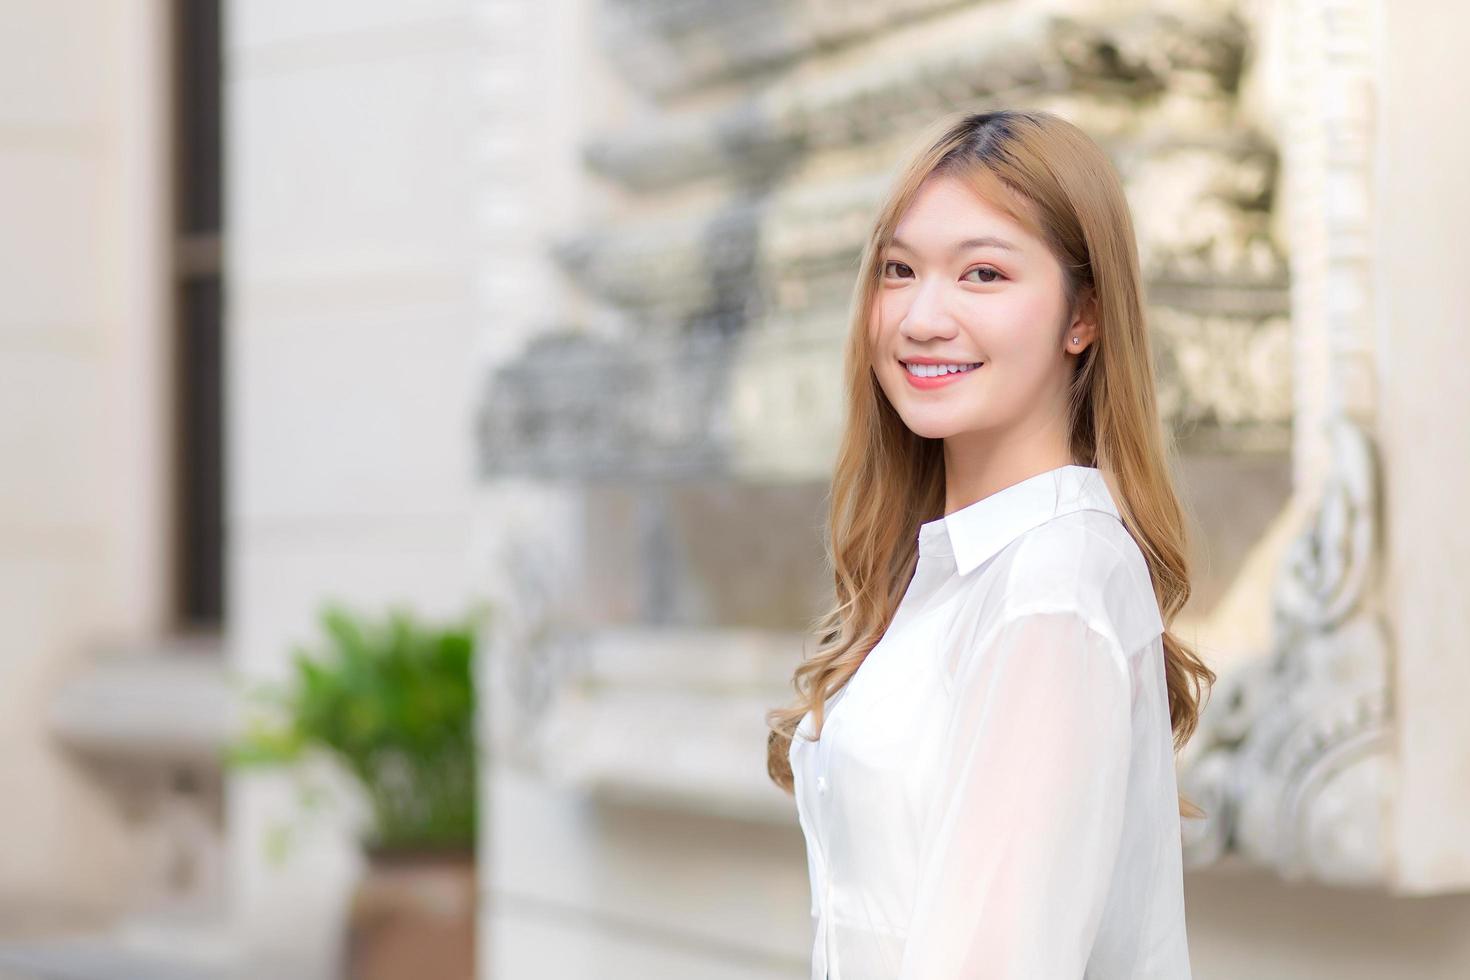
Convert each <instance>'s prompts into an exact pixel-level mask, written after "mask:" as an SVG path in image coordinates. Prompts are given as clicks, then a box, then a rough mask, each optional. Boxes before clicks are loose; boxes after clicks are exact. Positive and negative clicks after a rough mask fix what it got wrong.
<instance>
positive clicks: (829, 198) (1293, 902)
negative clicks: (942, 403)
mask: <svg viewBox="0 0 1470 980" xmlns="http://www.w3.org/2000/svg"><path fill="white" fill-rule="evenodd" d="M1467 27H1470V11H1467V10H1466V9H1464V8H1462V7H1461V6H1460V5H1455V4H1442V3H1431V2H1429V0H1395V2H1393V3H1388V2H1387V0H1276V2H1268V0H1167V2H1149V3H1144V2H1133V0H883V2H877V0H750V2H728V0H725V2H714V0H541V2H533V0H417V2H413V0H311V2H291V0H173V2H166V0H0V472H3V480H0V555H3V560H0V611H3V619H0V625H3V627H4V636H3V641H0V801H3V803H0V976H4V977H8V978H67V980H85V978H134V977H136V978H172V977H179V978H184V977H191V978H192V977H199V978H215V977H219V978H223V977H231V978H235V977H251V978H254V977H261V978H265V977H270V978H304V980H306V978H310V980H315V978H331V977H344V976H350V977H356V978H370V980H379V978H393V977H403V978H410V977H411V978H415V980H418V978H431V977H444V978H461V977H469V976H472V975H474V976H478V977H480V978H492V977H493V978H496V980H502V978H503V980H556V978H639V980H644V978H655V977H670V978H672V977H679V978H694V977H697V978H710V980H755V978H792V980H795V978H799V977H804V976H805V974H806V970H807V964H808V963H809V957H810V945H811V942H812V936H813V933H812V922H811V919H810V918H809V915H808V908H809V894H808V890H807V889H808V883H807V866H806V863H805V856H804V849H803V842H802V838H801V834H800V830H799V828H798V826H797V822H796V816H795V808H794V804H793V803H792V801H791V800H790V798H789V797H787V796H785V795H784V794H783V793H781V792H780V791H779V790H777V789H776V788H775V787H774V786H772V785H771V784H770V783H769V782H768V780H767V779H766V776H765V769H764V766H765V734H766V732H765V725H764V718H763V715H764V712H765V710H766V709H768V708H770V707H774V706H775V705H777V704H781V703H784V702H786V701H787V700H788V699H789V698H790V697H791V693H792V692H791V689H790V686H789V682H790V677H791V671H792V669H793V668H794V667H795V665H796V663H797V662H798V660H799V658H800V657H801V655H802V651H803V649H804V648H806V647H807V646H809V643H810V638H809V637H807V636H806V635H804V632H803V631H804V629H805V627H806V625H807V623H808V622H809V621H810V619H811V618H812V617H813V616H815V615H816V614H818V613H819V612H821V611H822V610H823V609H824V607H825V604H826V602H827V601H828V598H829V596H830V589H831V587H830V583H829V582H828V581H827V578H826V575H825V572H824V567H823V561H822V533H821V527H822V520H823V509H824V495H825V493H826V482H825V481H826V478H827V476H828V474H829V472H830V466H831V462H832V454H833V450H834V448H835V445H836V436H837V432H838V428H839V425H840V421H841V414H840V413H841V403H840V377H841V372H840V356H841V355H840V350H841V343H842V338H843V333H844V330H845V329H846V326H847V320H846V314H847V309H846V304H847V301H848V297H849V294H850V290H851V288H852V280H853V275H854V273H855V270H856V261H857V256H858V250H859V248H860V246H861V243H862V239H863V236H864V234H865V233H866V230H867V227H868V224H869V222H870V221H871V220H872V217H873V209H874V207H875V206H876V203H877V201H878V200H879V198H880V196H881V194H882V192H883V190H884V188H885V184H886V181H887V179H888V178H889V177H890V176H891V174H892V172H893V170H894V168H895V167H896V166H897V165H898V163H899V161H900V159H901V155H902V153H903V151H904V150H905V149H906V148H907V147H908V145H909V144H910V142H911V141H912V140H913V138H914V137H915V136H916V134H917V133H918V132H919V130H921V129H922V128H923V127H925V126H926V125H928V124H929V123H931V122H933V121H934V120H935V119H936V118H937V117H938V116H940V115H942V114H945V113H949V112H953V111H957V110H979V109H987V108H998V107H1034V108H1044V109H1048V110H1051V111H1053V112H1057V113H1059V114H1061V115H1063V116H1065V117H1066V118H1068V119H1070V120H1072V121H1073V122H1075V123H1077V124H1078V125H1079V126H1081V127H1082V128H1083V129H1085V130H1086V131H1087V132H1088V133H1089V134H1090V135H1091V136H1092V137H1093V138H1094V139H1096V140H1097V141H1098V142H1099V143H1100V144H1101V145H1102V146H1103V147H1104V148H1105V149H1106V150H1107V151H1108V153H1109V154H1110V156H1111V157H1112V159H1113V160H1114V162H1115V163H1116V165H1117V166H1118V169H1119V171H1120V172H1121V173H1122V175H1123V177H1124V180H1125V184H1126V186H1127V190H1128V195H1129V198H1130V202H1131V204H1132V207H1133V213H1134V218H1135V222H1136V225H1137V229H1138V234H1139V246H1140V253H1141V258H1142V262H1143V268H1144V272H1145V276H1146V280H1147V289H1148V298H1149V302H1150V307H1149V316H1150V326H1151V331H1152V344H1153V351H1154V356H1155V359H1156V368H1157V372H1158V378H1159V391H1160V398H1161V404H1162V406H1163V408H1164V411H1165V415H1166V421H1167V424H1168V426H1169V429H1170V434H1171V437H1172V438H1173V440H1174V442H1175V444H1176V446H1177V448H1178V457H1177V460H1176V461H1175V463H1176V476H1177V479H1178V485H1179V489H1180V491H1181V493H1182V495H1183V497H1184V500H1185V503H1186V506H1187V507H1188V509H1189V512H1190V521H1191V531H1192V534H1193V548H1194V553H1193V554H1192V556H1191V559H1192V562H1193V567H1194V574H1195V581H1194V593H1193V596H1192V598H1191V601H1190V604H1189V606H1188V607H1187V608H1186V609H1185V610H1184V613H1183V614H1182V615H1181V616H1180V617H1179V619H1178V620H1177V621H1176V622H1175V623H1174V629H1175V631H1176V633H1177V634H1178V635H1180V636H1181V637H1182V638H1183V639H1184V640H1185V641H1186V642H1190V643H1193V644H1194V645H1196V647H1197V648H1198V649H1199V650H1200V651H1201V652H1202V653H1203V654H1204V656H1205V658H1206V660H1207V662H1208V663H1209V664H1210V665H1211V667H1212V668H1214V669H1215V670H1216V671H1217V672H1218V673H1219V674H1220V682H1219V683H1218V684H1217V686H1216V689H1215V691H1214V692H1213V696H1212V698H1211V701H1210V703H1209V704H1208V706H1207V707H1206V710H1205V716H1204V720H1203V722H1202V724H1201V727H1200V730H1199V732H1198V733H1197V734H1196V736H1195V738H1194V740H1193V741H1192V742H1191V744H1190V746H1189V748H1188V750H1187V751H1186V753H1185V754H1184V756H1183V757H1182V758H1181V763H1180V779H1181V786H1182V788H1183V789H1184V790H1185V792H1186V793H1187V794H1189V795H1190V797H1191V798H1192V799H1194V800H1195V801H1197V802H1198V803H1200V804H1201V805H1202V806H1203V807H1204V808H1205V810H1206V811H1207V817H1206V818H1205V819H1203V820H1200V821H1186V828H1185V834H1186V855H1187V862H1188V870H1187V871H1186V882H1185V884H1186V900H1187V906H1188V915H1189V927H1190V946H1191V953H1192V956H1193V961H1194V975H1195V976H1196V977H1197V978H1201V980H1222V978H1232V980H1233V978H1252V980H1254V978H1265V977H1269V978H1283V980H1287V978H1315V977H1324V976H1331V977H1336V978H1359V977H1361V978H1368V977H1373V978H1381V977H1384V976H1393V977H1422V978H1451V977H1464V976H1470V897H1467V891H1470V823H1467V818H1466V814H1467V813H1470V767H1467V763H1466V760H1467V759H1470V712H1467V711H1466V710H1465V703H1466V698H1467V697H1470V640H1467V637H1470V603H1467V601H1466V598H1465V595H1464V589H1463V586H1462V582H1463V577H1464V571H1465V568H1466V567H1467V562H1470V530H1467V525H1466V523H1465V522H1464V521H1463V520H1461V519H1460V512H1461V510H1462V509H1463V508H1462V504H1463V497H1464V493H1463V488H1464V487H1465V486H1467V485H1470V386H1467V385H1466V383H1465V372H1464V370H1463V367H1462V364H1463V356H1462V354H1463V350H1464V345H1463V339H1464V337H1465V335H1466V329H1467V328H1470V316H1467V314H1466V310H1467V308H1470V277H1467V276H1466V275H1465V274H1464V271H1463V269H1462V268H1461V265H1462V261H1463V255H1464V253H1465V250H1464V247H1463V244H1462V238H1463V235H1464V232H1465V230H1466V229H1467V228H1470V189H1467V184H1466V182H1465V179H1464V177H1465V174H1466V173H1470V135H1467V131H1466V128H1465V126H1464V125H1463V124H1464V122H1465V120H1466V115H1465V113H1466V106H1467V104H1470V59H1466V58H1465V57H1464V54H1463V52H1464V48H1465V42H1466V41H1467V40H1470V31H1467ZM477 749H478V751H477Z"/></svg>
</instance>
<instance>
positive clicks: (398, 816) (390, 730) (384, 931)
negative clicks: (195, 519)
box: [229, 603, 485, 980]
mask: <svg viewBox="0 0 1470 980" xmlns="http://www.w3.org/2000/svg"><path fill="white" fill-rule="evenodd" d="M484 614H485V610H484V609H483V607H482V608H480V609H477V610H475V611H474V612H472V613H471V614H470V615H468V616H466V617H464V618H463V619H462V620H459V621H456V622H451V623H448V624H432V623H426V622H424V621H421V620H420V619H419V618H418V617H416V616H415V615H413V614H412V613H410V612H409V611H407V610H405V609H403V608H396V609H394V610H392V611H390V612H389V613H388V614H387V615H386V616H385V617H383V618H382V619H379V620H372V619H368V618H364V617H362V616H359V615H357V614H355V613H353V612H350V611H349V610H347V609H345V608H343V607H342V606H340V605H337V604H335V603H332V604H328V605H327V606H325V607H324V608H323V610H322V612H321V614H320V620H321V625H322V628H323V630H324V632H325V635H326V642H325V644H324V645H323V646H322V647H320V648H319V649H316V650H311V649H307V648H304V647H299V646H298V647H297V648H296V649H295V650H294V651H293V655H292V670H291V674H290V676H289V679H288V681H287V683H286V684H284V685H280V686H276V687H272V688H267V689H264V690H263V691H261V692H260V693H261V696H262V701H263V702H264V703H265V705H266V706H268V707H269V708H270V709H271V710H270V713H269V715H267V716H265V717H257V718H255V719H252V720H251V721H250V722H249V723H248V726H247V728H246V731H245V733H244V735H243V736H242V737H241V738H240V739H239V740H238V741H237V742H236V743H235V744H234V745H233V746H231V749H230V752H229V762H230V764H232V765H234V766H260V765H266V766H292V765H295V764H297V763H299V762H301V761H303V760H304V759H305V758H306V757H307V756H309V755H313V754H324V755H326V756H328V757H330V758H332V759H334V760H335V761H336V762H337V763H339V764H340V765H341V767H342V768H343V769H345V771H346V772H348V773H350V774H351V775H352V777H353V781H354V782H355V783H357V784H358V786H360V788H361V790H362V792H363V796H364V799H365V801H366V803H367V810H368V813H369V814H370V819H369V821H368V826H367V828H366V831H365V833H364V835H363V839H362V843H363V847H364V850H365V853H366V856H367V873H366V874H365V875H364V877H363V879H362V881H361V882H360V883H359V885H358V888H357V892H356V894H355V896H354V900H353V910H352V916H351V921H350V923H349V930H348V950H347V962H348V970H349V976H351V977H353V978H354V980H379V978H382V980H387V978H390V977H395V978H396V977H404V976H434V977H445V978H458V977H464V978H465V980H469V978H470V977H472V976H473V960H474V930H475V886H474V881H475V879H474V860H475V859H474V853H475V828H476V792H475V769H476V765H475V685H474V659H475V648H476V639H477V636H478V635H479V629H478V627H479V625H480V624H481V622H482V621H483V618H484Z"/></svg>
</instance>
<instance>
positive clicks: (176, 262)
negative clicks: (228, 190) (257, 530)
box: [173, 0, 225, 630]
mask: <svg viewBox="0 0 1470 980" xmlns="http://www.w3.org/2000/svg"><path fill="white" fill-rule="evenodd" d="M173 23H174V64H173V150H174V159H173V173H174V215H175V222H174V253H173V304H174V330H175V337H174V339H175V343H174V349H175V352H176V356H175V360H174V396H175V397H174V411H175V413H176V414H175V417H176V419H177V423H176V426H175V440H174V445H175V453H176V456H175V467H174V472H175V473H176V474H177V478H176V483H175V499H176V501H177V515H176V521H177V523H176V529H177V536H176V540H177V552H176V554H175V568H176V569H177V574H178V579H177V581H176V582H175V588H174V596H175V611H176V618H177V620H178V624H179V626H180V627H182V628H185V629H202V630H218V629H219V628H221V627H222V626H223V623H224V613H225V609H224V595H225V521H224V486H225V480H224V461H225V452H224V435H225V427H224V379H225V370H224V355H225V344H224V320H223V312H224V282H223V273H224V266H223V256H222V249H221V241H222V237H221V236H222V234H223V231H224V213H223V212H224V206H223V200H224V195H223V189H224V180H223V178H224V173H223V159H222V156H223V154H222V149H223V146H222V140H221V133H222V132H223V126H222V111H223V100H222V98H221V95H222V91H221V89H222V77H221V65H222V57H221V33H220V3H219V0H174V4H173Z"/></svg>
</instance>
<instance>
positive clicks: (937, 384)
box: [898, 362, 985, 390]
mask: <svg viewBox="0 0 1470 980" xmlns="http://www.w3.org/2000/svg"><path fill="white" fill-rule="evenodd" d="M898 369H899V370H900V371H902V372H903V376H904V377H905V378H908V379H909V384H911V385H913V386H914V387H915V388H922V389H925V390H927V389H930V388H943V387H944V386H945V385H952V384H954V383H955V382H956V381H959V380H960V379H961V378H968V377H969V376H970V375H972V374H974V373H975V372H976V371H983V370H984V369H985V365H984V364H983V363H982V364H981V365H980V366H979V367H977V368H971V369H970V370H968V371H951V372H949V373H948V374H938V375H935V376H934V377H932V378H921V377H919V376H918V375H916V374H913V373H911V372H910V371H909V369H908V368H907V367H905V366H904V364H903V363H902V362H899V365H898Z"/></svg>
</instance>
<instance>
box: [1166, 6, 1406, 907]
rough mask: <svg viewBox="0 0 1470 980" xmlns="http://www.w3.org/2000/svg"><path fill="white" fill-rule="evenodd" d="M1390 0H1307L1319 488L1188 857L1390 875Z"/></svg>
mask: <svg viewBox="0 0 1470 980" xmlns="http://www.w3.org/2000/svg"><path fill="white" fill-rule="evenodd" d="M1377 13H1378V12H1377V4H1376V2H1375V0H1295V2H1293V3H1292V4H1291V5H1290V7H1289V10H1288V13H1287V16H1288V18H1289V21H1290V22H1289V24H1288V25H1287V35H1288V36H1289V37H1290V38H1291V39H1292V42H1293V43H1292V45H1291V49H1290V51H1289V54H1288V57H1289V62H1290V65H1289V67H1290V91H1291V93H1292V95H1293V101H1292V103H1291V105H1290V106H1289V109H1288V111H1287V113H1286V118H1287V120H1288V123H1287V125H1286V127H1285V130H1286V131H1285V133H1284V139H1283V151H1284V153H1283V155H1284V159H1285V167H1286V173H1285V181H1286V186H1287V195H1286V196H1287V203H1286V206H1287V207H1288V208H1289V209H1290V219H1291V220H1290V228H1291V232H1292V239H1291V248H1292V253H1291V261H1292V288H1291V296H1292V328H1293V336H1294V338H1295V343H1294V349H1295V351H1294V352H1295V357H1296V370H1295V379H1296V397H1295V402H1296V418H1295V433H1296V435H1295V439H1294V447H1293V448H1294V455H1295V464H1296V486H1297V488H1298V494H1299V495H1300V496H1302V497H1305V498H1306V499H1308V500H1312V501H1314V503H1313V504H1312V505H1311V507H1310V508H1308V509H1309V510H1310V511H1311V516H1310V517H1309V519H1308V520H1307V522H1306V526H1305V527H1304V528H1303V530H1302V532H1301V534H1300V536H1299V537H1298V539H1297V540H1296V541H1295V542H1294V543H1293V545H1292V546H1291V547H1290V548H1289V549H1288V551H1287V554H1286V555H1285V558H1284V560H1283V562H1282V564H1281V567H1280V570H1279V574H1278V580H1277V583H1276V585H1275V588H1274V594H1273V607H1274V623H1275V630H1274V634H1275V635H1274V639H1273V649H1272V651H1271V653H1270V655H1269V656H1267V657H1265V658H1263V659H1261V660H1260V661H1258V662H1254V663H1251V664H1249V665H1247V666H1246V667H1245V668H1243V669H1240V670H1238V671H1235V672H1233V673H1231V674H1229V675H1227V676H1225V677H1222V678H1221V681H1220V683H1218V684H1217V686H1216V689H1215V692H1214V694H1213V697H1212V698H1211V701H1210V703H1209V705H1208V706H1207V708H1206V711H1205V713H1204V717H1203V719H1202V722H1201V726H1200V730H1199V731H1198V733H1197V735H1196V738H1195V740H1194V742H1193V743H1192V744H1191V750H1192V753H1191V755H1192V759H1193V761H1192V762H1191V764H1190V765H1189V767H1188V769H1187V770H1186V772H1184V773H1183V774H1182V776H1181V783H1182V785H1183V787H1184V789H1185V791H1186V793H1187V794H1188V795H1190V796H1191V797H1192V798H1193V799H1195V800H1196V801H1197V802H1198V803H1199V804H1200V805H1201V806H1202V807H1203V808H1204V809H1205V810H1206V811H1207V814H1208V816H1207V817H1206V818H1205V819H1204V820H1201V821H1189V822H1187V826H1186V843H1187V855H1186V857H1187V860H1188V862H1189V863H1190V864H1191V865H1192V866H1200V865H1203V864H1206V863H1208V862H1210V861H1213V860H1216V859H1218V858H1220V857H1222V856H1224V855H1225V854H1227V853H1232V852H1233V853H1236V854H1239V855H1241V856H1243V857H1245V858H1247V859H1248V860H1250V861H1253V862H1256V863H1260V864H1263V865H1266V866H1269V867H1272V868H1275V869H1276V870H1278V871H1279V872H1281V873H1282V874H1283V875H1286V876H1288V877H1292V878H1298V877H1310V878H1314V879H1317V880H1321V881H1327V882H1337V883H1344V884H1369V883H1382V882H1384V881H1385V880H1386V879H1387V876H1388V873H1389V863H1388V862H1389V856H1390V855H1389V848H1388V831H1387V826H1386V818H1387V815H1388V813H1389V808H1390V802H1391V799H1392V791H1393V780H1394V765H1393V757H1392V752H1391V728H1390V711H1391V706H1390V700H1389V676H1390V674H1389V666H1390V659H1389V658H1390V649H1389V640H1388V636H1389V633H1388V629H1387V624H1386V621H1385V618H1384V615H1383V610H1382V602H1381V593H1380V584H1379V578H1380V574H1379V571H1380V563H1381V555H1382V541H1381V538H1382V533H1381V529H1380V526H1379V523H1380V522H1379V513H1380V503H1379V494H1380V489H1379V488H1380V485H1381V477H1380V471H1379V462H1378V452H1377V450H1376V448H1375V445H1374V433H1375V431H1376V409H1377V393H1376V390H1375V385H1374V378H1375V363H1374V358H1375V351H1374V349H1373V338H1374V335H1375V331H1374V327H1375V320H1374V311H1373V297H1372V294H1371V288H1370V284H1371V283H1372V281H1373V268H1372V265H1373V259H1374V254H1373V245H1372V243H1373V241H1374V235H1373V230H1372V222H1373V207H1372V205H1373V193H1372V191H1373V172H1372V165H1373V134H1374V123H1375V112H1376V109H1377V94H1376V92H1377V65H1376V63H1375V44H1376V38H1377Z"/></svg>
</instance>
